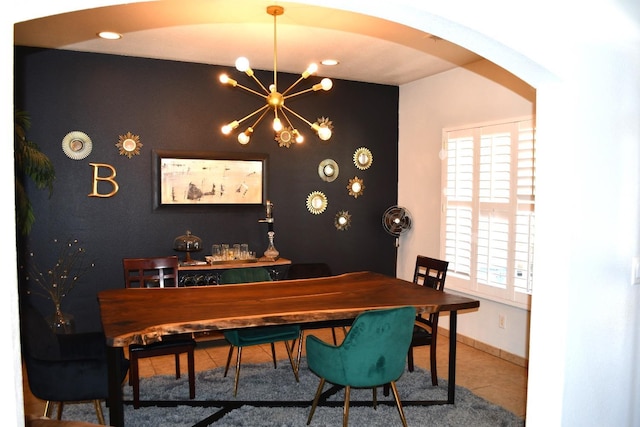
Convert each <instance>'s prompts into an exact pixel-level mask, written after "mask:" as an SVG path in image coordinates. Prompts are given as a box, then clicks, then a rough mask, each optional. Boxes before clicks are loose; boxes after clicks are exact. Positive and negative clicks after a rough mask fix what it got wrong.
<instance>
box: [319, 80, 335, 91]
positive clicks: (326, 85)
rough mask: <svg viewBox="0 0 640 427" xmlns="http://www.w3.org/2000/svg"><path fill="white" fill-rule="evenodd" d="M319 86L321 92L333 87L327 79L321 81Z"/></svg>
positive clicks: (331, 82)
mask: <svg viewBox="0 0 640 427" xmlns="http://www.w3.org/2000/svg"><path fill="white" fill-rule="evenodd" d="M320 84H321V85H322V90H330V89H331V88H332V87H333V81H331V79H327V78H324V79H322V81H320Z"/></svg>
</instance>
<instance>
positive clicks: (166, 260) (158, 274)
mask: <svg viewBox="0 0 640 427" xmlns="http://www.w3.org/2000/svg"><path fill="white" fill-rule="evenodd" d="M122 264H123V267H124V280H125V286H126V287H127V288H166V287H177V286H178V265H179V262H178V257H177V256H169V257H154V258H125V259H123V260H122ZM195 347H196V341H195V340H194V339H193V336H192V335H191V334H179V335H175V336H172V335H170V336H166V337H162V340H161V341H158V342H155V343H151V344H147V345H143V344H131V345H130V346H129V360H130V367H129V385H131V386H132V387H133V406H134V408H139V407H140V374H139V370H138V360H139V359H142V358H147V357H156V356H166V355H174V356H175V363H176V378H180V355H181V354H183V353H186V354H187V365H188V366H187V369H188V375H189V398H190V399H194V398H195V397H196V383H195V366H194V350H195Z"/></svg>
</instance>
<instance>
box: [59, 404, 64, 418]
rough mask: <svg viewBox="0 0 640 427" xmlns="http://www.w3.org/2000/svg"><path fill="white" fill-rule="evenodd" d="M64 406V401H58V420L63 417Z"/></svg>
mask: <svg viewBox="0 0 640 427" xmlns="http://www.w3.org/2000/svg"><path fill="white" fill-rule="evenodd" d="M63 407H64V402H58V414H57V415H58V417H57V419H58V420H61V419H62V408H63Z"/></svg>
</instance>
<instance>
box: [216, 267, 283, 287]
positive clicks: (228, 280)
mask: <svg viewBox="0 0 640 427" xmlns="http://www.w3.org/2000/svg"><path fill="white" fill-rule="evenodd" d="M270 281H271V276H270V275H269V272H268V271H267V270H266V269H264V268H262V267H249V268H233V269H230V270H226V271H225V272H224V273H222V275H220V281H219V283H220V284H221V285H230V284H233V283H252V282H270Z"/></svg>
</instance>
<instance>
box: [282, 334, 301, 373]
mask: <svg viewBox="0 0 640 427" xmlns="http://www.w3.org/2000/svg"><path fill="white" fill-rule="evenodd" d="M284 346H285V348H286V349H287V355H288V356H289V363H291V369H293V375H294V376H295V377H296V382H300V377H299V376H298V365H297V364H296V362H295V361H294V360H293V349H292V348H291V345H290V344H289V341H285V342H284Z"/></svg>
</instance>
